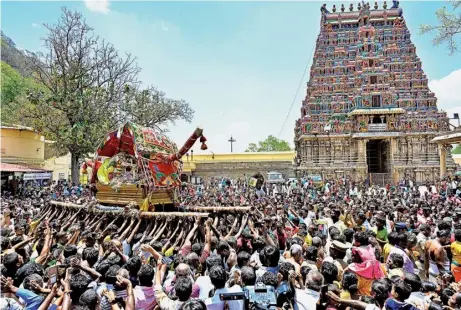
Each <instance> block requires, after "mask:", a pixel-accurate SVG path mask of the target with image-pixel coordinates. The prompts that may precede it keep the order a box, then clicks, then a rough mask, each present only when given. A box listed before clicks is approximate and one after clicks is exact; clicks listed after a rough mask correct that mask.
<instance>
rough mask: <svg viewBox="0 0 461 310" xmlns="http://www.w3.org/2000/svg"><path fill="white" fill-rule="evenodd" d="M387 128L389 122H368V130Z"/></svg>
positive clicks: (384, 129)
mask: <svg viewBox="0 0 461 310" xmlns="http://www.w3.org/2000/svg"><path fill="white" fill-rule="evenodd" d="M386 130H387V124H386V123H382V124H368V131H386Z"/></svg>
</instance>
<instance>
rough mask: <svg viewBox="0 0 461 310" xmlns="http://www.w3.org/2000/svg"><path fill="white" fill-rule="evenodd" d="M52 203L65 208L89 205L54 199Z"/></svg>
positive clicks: (79, 207)
mask: <svg viewBox="0 0 461 310" xmlns="http://www.w3.org/2000/svg"><path fill="white" fill-rule="evenodd" d="M50 203H51V204H52V205H55V206H59V207H64V208H74V209H82V208H85V207H86V206H87V205H88V204H84V205H78V204H76V203H71V202H62V201H54V200H51V201H50Z"/></svg>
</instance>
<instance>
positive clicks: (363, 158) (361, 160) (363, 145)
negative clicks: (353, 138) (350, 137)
mask: <svg viewBox="0 0 461 310" xmlns="http://www.w3.org/2000/svg"><path fill="white" fill-rule="evenodd" d="M357 147H358V160H357V161H358V164H359V165H366V164H367V140H366V139H360V140H358V141H357Z"/></svg>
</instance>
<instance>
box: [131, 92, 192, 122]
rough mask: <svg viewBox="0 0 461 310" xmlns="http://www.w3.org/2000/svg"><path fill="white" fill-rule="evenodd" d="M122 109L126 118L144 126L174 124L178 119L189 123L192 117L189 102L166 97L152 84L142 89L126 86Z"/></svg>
mask: <svg viewBox="0 0 461 310" xmlns="http://www.w3.org/2000/svg"><path fill="white" fill-rule="evenodd" d="M122 111H123V112H124V114H125V115H127V118H128V119H130V120H131V121H133V122H134V123H136V124H139V125H142V126H146V127H154V126H159V125H168V124H174V123H175V122H176V121H177V120H179V119H182V120H185V121H186V122H189V123H190V122H191V121H192V119H193V117H194V110H193V109H192V108H191V107H190V105H189V103H187V102H186V101H184V100H175V99H170V98H167V97H166V95H165V93H164V92H162V91H159V90H158V89H157V88H155V87H153V86H150V87H148V88H146V89H143V90H139V89H137V88H128V89H127V91H126V92H125V101H124V104H123V107H122Z"/></svg>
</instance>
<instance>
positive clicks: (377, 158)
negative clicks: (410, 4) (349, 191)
mask: <svg viewBox="0 0 461 310" xmlns="http://www.w3.org/2000/svg"><path fill="white" fill-rule="evenodd" d="M321 12H322V16H321V26H320V34H319V36H318V38H317V42H316V50H315V54H314V60H313V64H312V67H311V70H310V79H309V82H308V83H307V94H306V97H305V99H304V101H303V103H302V107H301V118H300V119H298V120H297V121H296V127H295V146H296V153H297V155H296V164H295V165H296V173H297V175H298V176H304V175H310V174H322V176H323V177H324V178H339V177H343V176H348V177H349V178H351V179H353V180H356V181H359V180H365V179H366V178H370V179H371V183H372V184H377V185H383V184H386V183H390V182H397V181H398V180H401V179H402V178H411V179H413V180H416V181H418V182H422V181H426V180H435V179H437V178H439V177H440V168H439V151H441V150H439V148H438V146H437V144H436V143H432V142H431V140H432V139H433V138H434V137H435V136H436V135H437V134H440V132H445V131H449V119H448V118H447V115H446V113H445V112H441V111H439V110H438V109H437V98H436V97H435V96H434V94H433V93H432V92H431V91H430V90H429V88H428V80H427V77H426V75H425V74H424V72H423V69H422V64H421V60H420V59H419V57H418V56H417V55H416V47H415V45H414V44H413V43H412V42H411V39H410V31H409V30H408V28H407V26H406V24H405V19H404V18H403V14H402V9H401V8H399V5H398V2H396V1H394V2H393V5H392V6H391V7H388V6H387V4H386V1H384V4H383V6H382V8H378V4H377V3H376V2H375V4H374V6H373V8H371V7H370V5H369V4H359V5H358V7H357V9H354V7H353V5H352V4H351V5H350V7H349V8H347V9H346V8H345V7H344V5H342V6H341V8H336V7H335V6H334V5H333V8H332V9H331V11H329V10H328V9H327V8H326V5H323V6H322V8H321ZM441 147H444V148H446V149H444V150H442V151H443V152H445V151H448V152H449V149H451V145H445V146H441ZM454 169H455V163H454V161H453V159H452V158H451V156H448V158H447V173H448V174H449V173H451V172H453V170H454Z"/></svg>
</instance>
